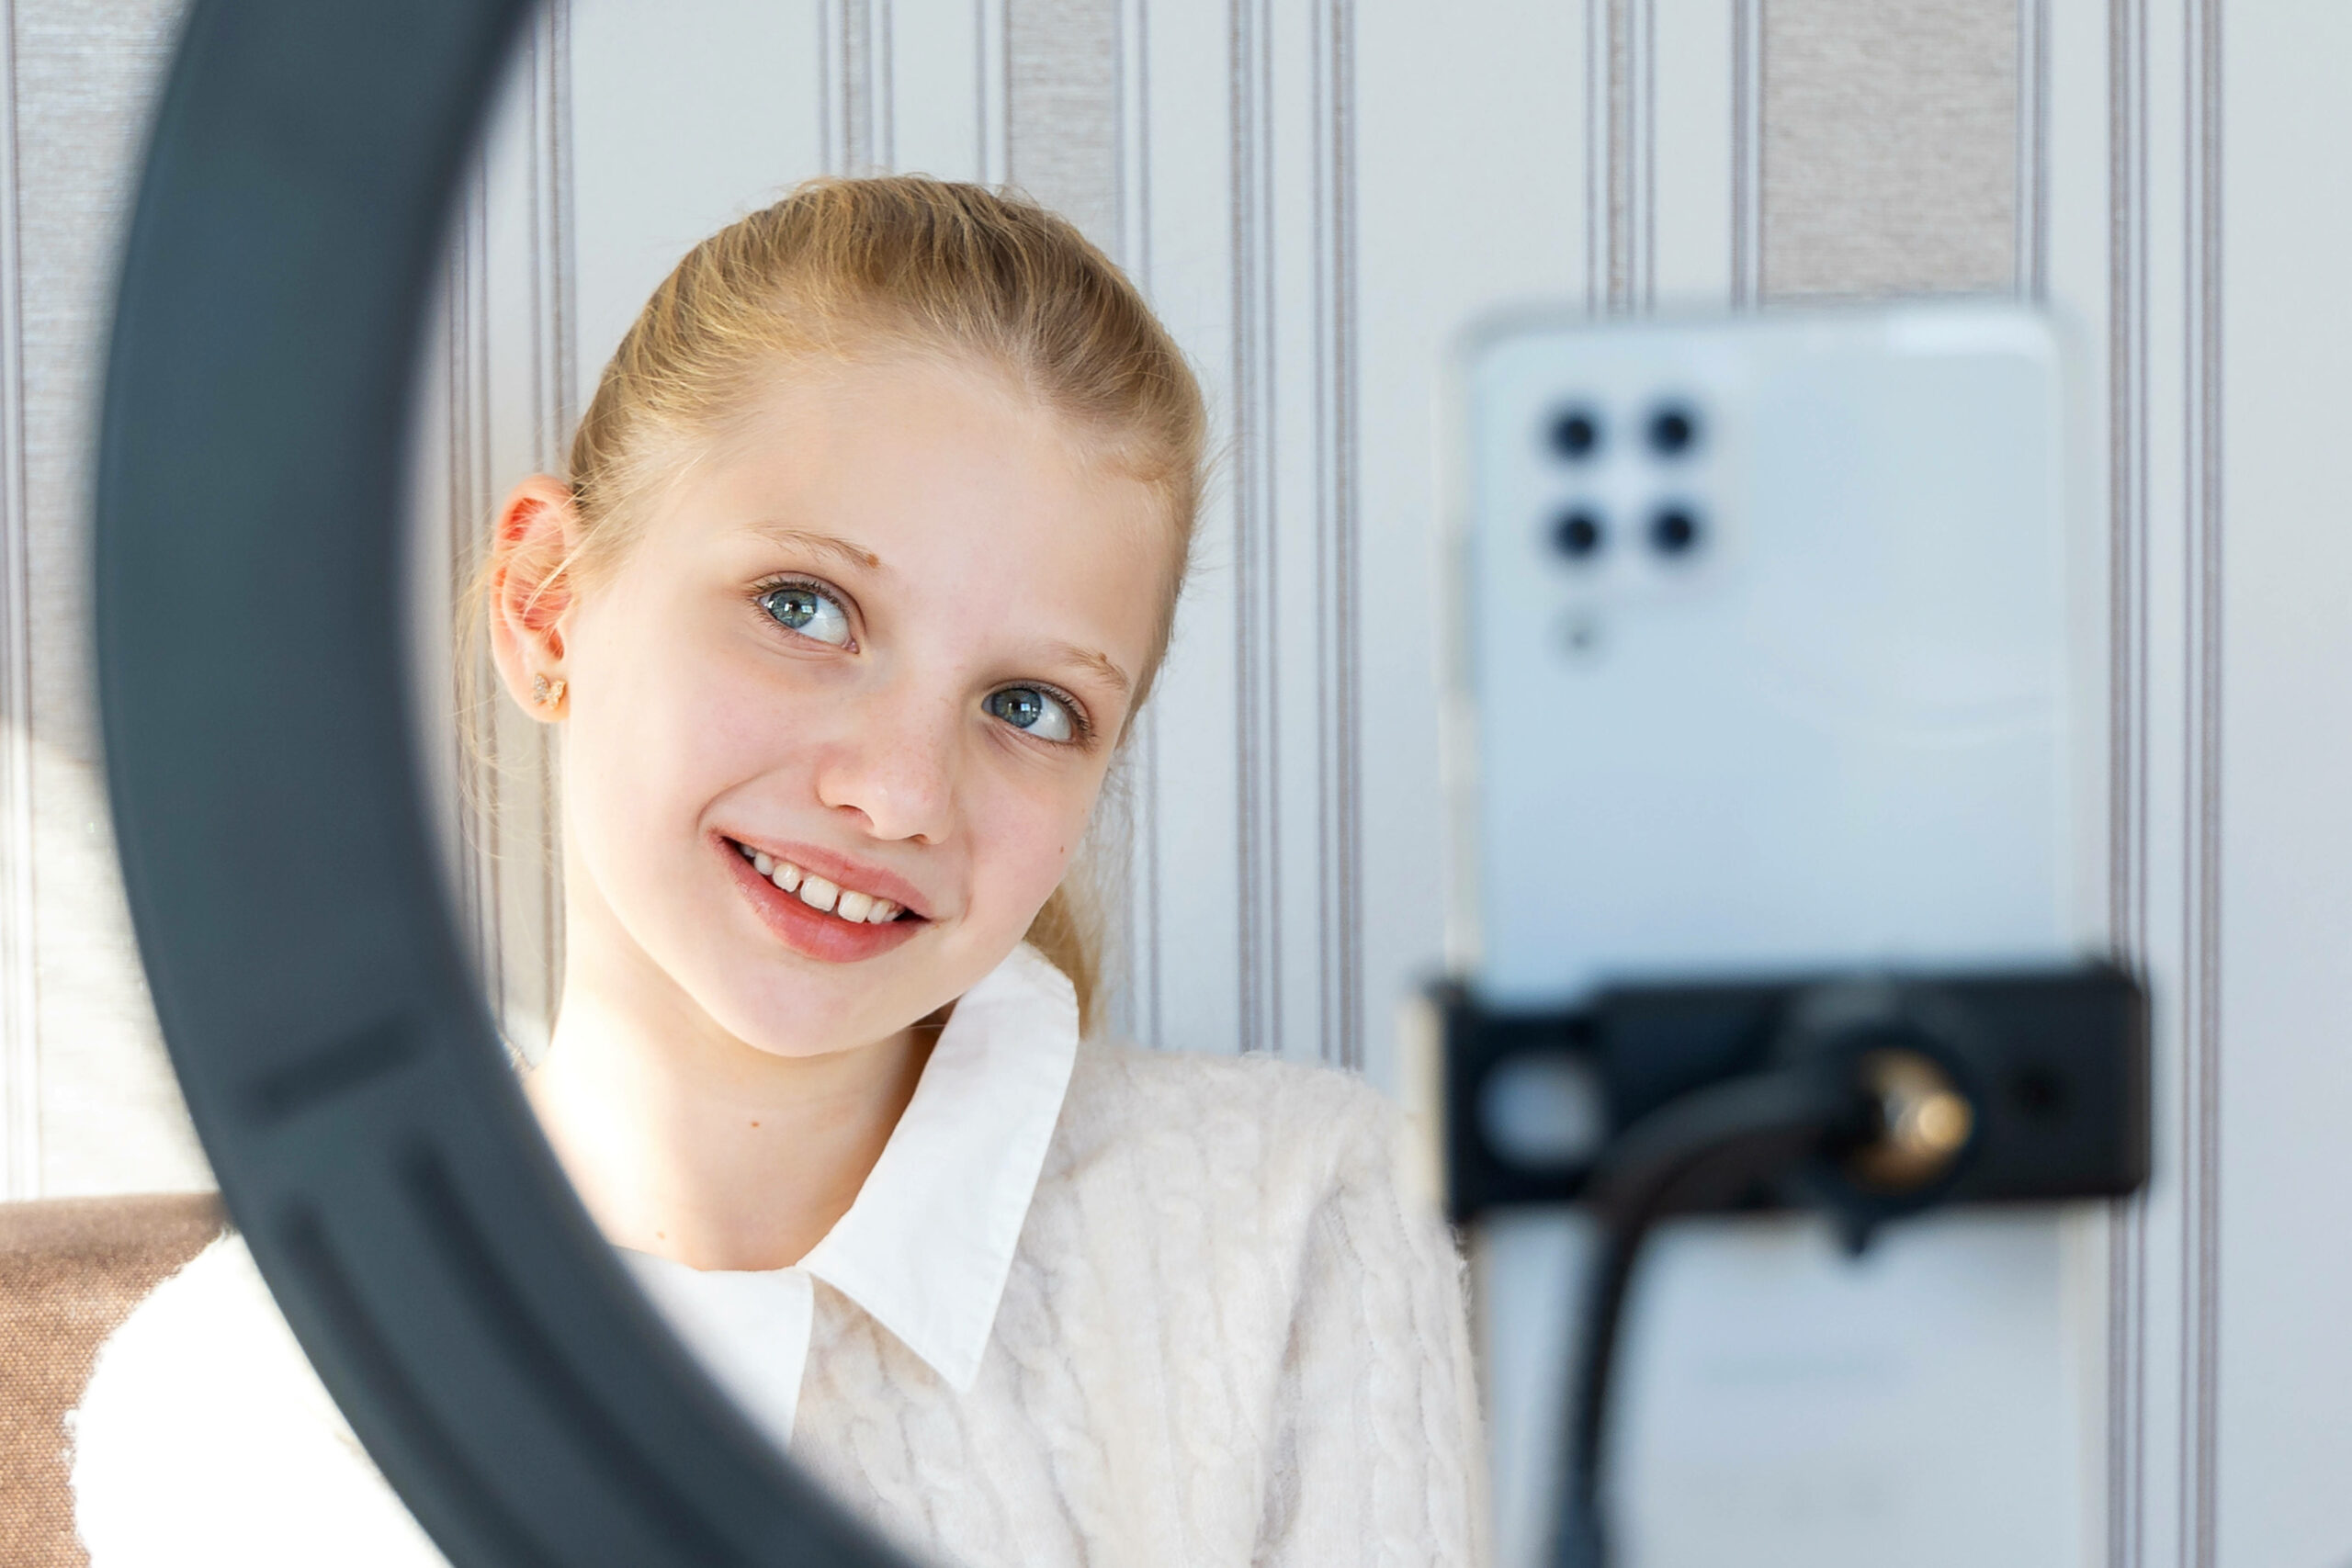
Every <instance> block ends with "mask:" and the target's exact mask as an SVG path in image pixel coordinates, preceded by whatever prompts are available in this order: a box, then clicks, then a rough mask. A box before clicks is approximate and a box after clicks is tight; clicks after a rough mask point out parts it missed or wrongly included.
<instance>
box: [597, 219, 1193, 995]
mask: <svg viewBox="0 0 2352 1568" xmlns="http://www.w3.org/2000/svg"><path fill="white" fill-rule="evenodd" d="M898 353H907V354H914V355H945V356H952V357H960V358H964V359H967V360H971V361H974V362H976V363H978V365H980V366H982V367H986V368H989V369H991V370H993V371H995V372H997V373H999V374H1001V376H1003V377H1004V378H1006V380H1007V382H1008V383H1009V385H1010V386H1012V388H1014V389H1017V390H1018V391H1019V392H1021V393H1023V394H1025V395H1026V396H1029V397H1031V398H1034V399H1035V400H1037V402H1038V403H1039V404H1040V405H1041V406H1043V407H1045V408H1047V409H1050V410H1051V411H1053V412H1055V413H1056V414H1057V415H1058V416H1060V417H1061V418H1062V419H1063V420H1064V421H1066V422H1067V423H1068V424H1069V428H1070V429H1071V430H1072V431H1073V432H1074V433H1075V434H1078V435H1080V437H1081V438H1082V439H1083V440H1084V441H1085V442H1086V443H1087V445H1088V446H1090V447H1091V449H1092V450H1093V451H1094V452H1095V453H1096V454H1097V456H1098V457H1099V460H1101V461H1103V463H1104V464H1105V465H1106V466H1108V467H1110V468H1113V469H1114V471H1116V472H1118V473H1121V474H1123V475H1125V477H1127V478H1130V479H1135V480H1136V481H1138V482H1140V483H1142V484H1144V485H1146V486H1148V488H1149V489H1151V490H1152V491H1155V492H1157V494H1158V496H1159V500H1160V502H1161V503H1162V506H1163V508H1164V514H1165V518H1166V521H1167V525H1168V527H1169V532H1170V570H1169V571H1168V573H1167V576H1166V578H1165V580H1164V583H1163V587H1162V591H1161V595H1160V602H1159V606H1158V620H1157V631H1156V635H1155V637H1154V640H1153V643H1152V650H1151V658H1150V660H1148V662H1147V664H1146V665H1145V668H1144V669H1143V670H1142V671H1139V672H1138V674H1137V677H1136V693H1135V701H1134V703H1133V704H1132V705H1130V707H1129V709H1128V712H1129V715H1130V717H1132V716H1133V714H1134V712H1135V711H1136V709H1137V708H1139V707H1141V705H1142V704H1143V701H1144V698H1145V697H1146V696H1147V695H1148V694H1149V692H1150V689H1151V683H1152V680H1153V677H1154V676H1155V675H1156V674H1157V672H1158V670H1159V661H1160V659H1161V656H1162V655H1163V654H1165V652H1166V651H1167V647H1168V637H1169V633H1170V627H1171V626H1172V624H1173V621H1174V617H1175V612H1176V599H1177V594H1178V592H1179V591H1180V590H1181V588H1182V584H1183V581H1184V574H1185V569H1186V564H1187V562H1188V559H1189V557H1190V551H1191V545H1192V537H1193V520H1194V516H1195V513H1196V512H1197V510H1198V506H1199V501H1200V491H1201V486H1202V482H1203V480H1202V473H1203V465H1204V446H1205V442H1206V434H1207V417H1206V412H1205V411H1204V407H1203V404H1202V400H1201V392H1200V387H1199V384H1198V383H1197V382H1196V381H1195V380H1194V379H1193V373H1192V369H1191V367H1189V366H1188V365H1187V364H1186V363H1185V360H1184V355H1183V353H1182V350H1180V349H1179V348H1178V347H1177V346H1176V344H1175V341H1174V340H1173V339H1172V338H1170V336H1169V335H1168V332H1167V330H1166V329H1165V328H1164V327H1162V326H1161V325H1160V324H1159V321H1158V320H1157V319H1156V318H1155V317H1154V316H1153V315H1152V313H1151V310H1150V307H1149V306H1148V305H1146V304H1145V303H1144V300H1143V297H1142V295H1141V294H1139V293H1138V292H1137V291H1136V288H1135V286H1134V285H1133V284H1132V283H1130V282H1129V281H1128V280H1127V278H1126V276H1125V274H1123V273H1121V272H1120V270H1119V269H1118V267H1117V266H1116V265H1114V264H1113V263H1112V261H1111V260H1110V258H1109V257H1107V256H1105V255H1104V254H1103V253H1102V252H1101V251H1100V250H1098V249H1096V248H1095V246H1094V245H1093V244H1092V243H1090V242H1089V241H1088V240H1087V239H1086V237H1085V236H1084V235H1082V234H1080V232H1079V231H1078V230H1077V228H1076V227H1075V226H1073V225H1072V224H1071V223H1069V220H1066V219H1063V218H1060V217H1057V216H1056V215H1055V214H1054V213H1051V212H1048V211H1047V210H1046V209H1044V208H1042V207H1039V206H1036V205H1035V204H1034V203H1032V202H1029V201H1026V200H1023V199H1021V198H1019V197H1012V196H1008V195H1003V194H1000V193H998V192H994V191H990V190H988V189H985V188H983V187H981V186H973V185H963V184H956V183H952V182H949V181H944V180H935V179H927V178H922V177H919V176H914V175H890V176H886V177H878V178H862V179H820V180H812V181H810V182H809V183H808V184H806V185H803V186H799V187H798V188H797V189H795V190H794V191H793V192H792V193H791V194H790V195H788V196H786V197H785V198H784V199H783V200H781V201H779V202H777V203H776V204H775V206H773V207H769V208H765V209H762V210H760V211H758V212H754V213H752V215H751V216H749V217H747V218H744V219H742V220H740V221H738V222H735V223H733V224H730V225H729V226H728V227H727V228H725V229H722V230H720V231H718V233H716V234H713V235H712V236H711V237H710V238H708V239H707V240H705V241H703V242H702V243H700V244H698V245H696V246H695V248H694V249H693V250H692V251H690V252H688V253H687V254H686V256H685V258H684V260H682V261H681V262H679V263H678V265H677V266H676V268H675V269H674V270H673V271H672V273H671V274H670V276H668V277H667V278H665V279H663V280H662V286H661V287H660V288H657V289H655V290H654V291H653V297H652V298H651V299H649V300H647V301H646V304H645V309H644V310H642V311H640V312H639V315H638V318H637V321H636V322H635V323H634V324H633V325H632V326H631V327H630V328H629V330H628V335H627V336H626V337H624V338H623V339H622V340H621V344H620V347H619V348H618V349H617V350H616V352H615V353H614V355H613V357H612V360H611V361H610V363H608V364H607V365H606V366H605V372H604V375H603V376H602V377H601V378H599V380H598V381H597V384H596V394H595V396H594V399H593V400H591V401H590V403H589V405H588V411H587V412H586V413H585V414H584V415H583V416H582V419H581V421H580V425H579V428H578V430H577V432H576V433H575V434H574V435H573V437H572V443H571V476H570V478H571V487H572V492H573V495H574V497H575V499H576V502H577V504H578V507H579V512H580V519H581V524H582V531H581V534H580V536H579V541H578V544H577V546H576V547H575V548H574V550H573V553H572V558H571V561H570V562H569V563H568V570H570V571H571V572H572V573H574V574H575V575H577V576H578V577H580V578H582V579H583V580H588V581H593V580H594V578H595V577H597V576H598V575H599V574H600V573H602V572H604V571H606V570H611V569H612V567H613V566H614V565H615V564H616V562H618V561H619V560H620V559H621V558H622V557H623V556H624V555H626V553H627V551H628V545H629V543H630V540H631V538H632V537H633V535H634V533H635V531H636V529H637V528H639V526H641V525H642V524H643V521H644V519H645V518H646V517H647V516H648V515H649V514H650V512H651V510H652V507H651V504H650V503H651V502H652V501H653V499H654V497H655V496H656V494H657V493H658V492H659V491H661V490H662V488H663V487H664V486H666V485H667V484H668V483H669V482H671V481H672V480H673V479H675V478H676V477H677V476H678V474H679V473H680V471H681V469H682V468H683V466H684V464H685V463H687V462H689V461H691V459H692V457H693V455H694V454H695V452H697V451H703V450H707V449H708V447H709V446H710V444H711V443H713V442H715V441H718V440H721V439H723V438H725V437H726V436H727V435H728V434H729V432H730V429H731V427H732V426H733V425H734V424H735V423H737V422H739V421H741V420H742V419H744V418H746V417H747V416H748V415H749V414H750V413H751V412H752V410H754V409H755V408H756V407H757V406H758V405H759V402H760V400H761V398H762V395H763V389H764V388H765V387H766V386H768V385H771V384H772V383H773V381H774V379H775V377H776V376H777V374H778V373H779V371H782V370H787V369H788V368H789V367H790V366H791V365H792V364H793V363H794V362H796V361H797V362H804V363H806V362H810V361H819V360H827V359H835V360H842V359H854V358H867V357H872V356H874V355H877V354H880V355H890V354H898ZM1095 902H1096V901H1095V900H1094V899H1093V898H1092V897H1091V896H1090V892H1089V890H1088V889H1087V888H1086V887H1084V886H1080V885H1079V884H1078V881H1077V879H1075V878H1074V879H1072V880H1071V881H1066V882H1065V883H1064V885H1063V886H1061V887H1059V888H1057V889H1056V890H1055V892H1054V895H1053V897H1051V898H1049V899H1048V900H1047V901H1046V906H1045V908H1042V909H1041V910H1040V911H1039V912H1038V914H1037V917H1036V919H1035V922H1033V924H1032V925H1031V927H1030V931H1029V940H1030V941H1031V942H1035V944H1036V945H1037V946H1038V947H1039V948H1040V949H1042V950H1043V951H1044V952H1045V953H1046V956H1047V957H1049V958H1051V959H1052V960H1053V961H1054V962H1055V964H1057V965H1059V966H1060V968H1061V969H1062V970H1063V972H1064V973H1066V974H1067V975H1069V977H1070V980H1071V983H1072V984H1073V985H1074V986H1075V987H1077V989H1078V994H1079V1003H1080V1011H1081V1014H1082V1015H1083V1016H1085V1017H1086V1018H1087V1019H1088V1020H1089V1021H1090V1022H1091V1018H1092V1015H1093V1011H1094V998H1095V990H1096V986H1097V981H1098V978H1099V971H1100V967H1101V940H1100V921H1099V919H1098V918H1097V917H1096V910H1095V908H1094V907H1093V906H1094V904H1095Z"/></svg>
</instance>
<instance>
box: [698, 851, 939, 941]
mask: <svg viewBox="0 0 2352 1568" xmlns="http://www.w3.org/2000/svg"><path fill="white" fill-rule="evenodd" d="M735 847H736V848H737V849H739V850H741V851H742V852H743V858H744V859H745V860H747V861H750V862H751V863H752V870H753V871H756V872H758V873H759V874H761V875H762V876H764V877H766V878H767V879H768V880H769V881H770V882H773V883H775V885H776V886H778V887H780V888H782V889H783V890H784V891H785V892H786V893H797V894H798V895H799V896H800V901H801V902H802V903H804V904H806V905H808V906H809V908H812V909H823V910H826V911H827V912H829V913H831V914H833V915H837V916H839V917H840V918H841V919H844V920H848V921H849V922H851V923H852V924H861V923H862V924H865V925H871V926H878V925H885V924H888V922H889V921H891V920H895V919H898V918H899V908H900V906H899V905H897V904H893V903H891V902H890V900H888V898H876V897H875V896H874V895H873V894H871V893H860V892H858V891H857V890H856V889H855V888H854V887H843V886H841V885H840V884H838V883H833V882H828V881H826V880H825V879H824V878H823V877H821V876H817V875H813V874H810V873H809V872H805V871H803V870H801V869H800V868H799V867H798V866H797V865H795V864H793V863H791V862H790V861H788V860H777V859H776V858H775V856H774V855H770V854H767V853H765V852H762V851H759V850H755V849H753V848H752V846H751V845H749V844H738V845H736V846H735Z"/></svg>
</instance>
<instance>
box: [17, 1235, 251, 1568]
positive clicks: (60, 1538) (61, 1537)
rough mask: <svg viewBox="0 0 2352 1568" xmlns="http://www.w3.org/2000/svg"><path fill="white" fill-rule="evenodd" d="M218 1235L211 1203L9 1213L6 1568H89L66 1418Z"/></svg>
mask: <svg viewBox="0 0 2352 1568" xmlns="http://www.w3.org/2000/svg"><path fill="white" fill-rule="evenodd" d="M220 1228H221V1216H220V1201H219V1200H217V1199H215V1198H214V1197H212V1196H211V1195H210V1194H209V1193H173V1194H170V1195H168V1196H163V1197H152V1198H148V1197H141V1198H65V1199H56V1200H51V1201H44V1202H37V1203H0V1563H6V1565H7V1568H86V1564H87V1563H88V1562H89V1555H88V1554H87V1553H86V1552H85V1551H83V1550H82V1542H81V1540H80V1539H79V1538H78V1537H77V1536H75V1534H74V1494H73V1489H72V1484H71V1477H70V1473H69V1471H68V1468H67V1466H68V1454H67V1450H66V1441H65V1427H64V1416H65V1413H66V1412H67V1411H69V1410H71V1409H73V1408H74V1405H76V1404H80V1403H81V1399H82V1388H83V1385H84V1384H85V1383H86V1382H88V1381H89V1377H90V1364H91V1362H92V1361H93V1360H95V1359H96V1357H97V1352H98V1347H99V1346H100V1345H102V1344H104V1343H105V1342H106V1337H107V1335H109V1334H111V1333H113V1332H114V1330H115V1328H116V1326H117V1325H119V1324H120V1323H121V1322H122V1320H123V1319H124V1318H126V1317H128V1316H130V1309H131V1308H132V1307H134V1306H137V1305H138V1304H139V1303H140V1301H141V1299H142V1298H143V1297H145V1295H146V1294H147V1292H150V1291H152V1290H153V1289H154V1288H155V1287H156V1286H157V1285H158V1284H160V1283H161V1282H162V1281H163V1280H164V1279H166V1278H168V1277H169V1276H170V1275H171V1274H172V1273H173V1272H174V1271H175V1269H178V1268H179V1267H180V1265H182V1264H183V1263H186V1262H187V1260H188V1259H189V1258H193V1257H195V1256H196V1255H197V1254H198V1252H200V1251H202V1250H203V1249H204V1245H205V1243H207V1242H209V1241H210V1240H211V1239H212V1238H213V1237H214V1236H216V1235H220Z"/></svg>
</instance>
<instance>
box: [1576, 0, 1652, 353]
mask: <svg viewBox="0 0 2352 1568" xmlns="http://www.w3.org/2000/svg"><path fill="white" fill-rule="evenodd" d="M1585 9H1586V28H1587V34H1588V37H1589V39H1590V40H1591V45H1592V47H1591V48H1590V49H1589V51H1588V52H1587V54H1586V56H1585V72H1586V78H1587V85H1588V91H1589V93H1590V94H1591V99H1590V107H1589V110H1588V112H1589V114H1591V115H1593V116H1594V117H1595V118H1596V120H1597V124H1596V127H1595V129H1596V130H1598V131H1599V134H1598V135H1595V136H1593V137H1592V138H1591V139H1590V140H1589V141H1588V142H1587V144H1586V152H1585V157H1586V160H1587V165H1586V166H1587V171H1588V176H1589V177H1591V178H1594V179H1595V181H1596V184H1595V186H1594V188H1593V189H1592V190H1591V192H1590V195H1589V206H1590V219H1589V221H1588V223H1587V226H1586V231H1585V232H1586V235H1587V239H1586V243H1587V245H1588V246H1589V247H1590V254H1589V258H1588V260H1589V271H1588V273H1587V277H1588V280H1589V281H1588V285H1587V287H1588V288H1589V289H1592V288H1597V289H1599V290H1600V294H1599V296H1598V298H1597V299H1590V300H1589V301H1588V308H1592V307H1594V306H1596V305H1597V306H1599V307H1600V308H1605V309H1606V310H1608V311H1609V312H1610V313H1611V314H1612V315H1622V314H1624V313H1626V312H1629V311H1646V310H1651V309H1653V308H1654V307H1655V306H1656V305H1657V0H1586V7H1585ZM1596 169H1597V174H1596V172H1595V171H1596Z"/></svg>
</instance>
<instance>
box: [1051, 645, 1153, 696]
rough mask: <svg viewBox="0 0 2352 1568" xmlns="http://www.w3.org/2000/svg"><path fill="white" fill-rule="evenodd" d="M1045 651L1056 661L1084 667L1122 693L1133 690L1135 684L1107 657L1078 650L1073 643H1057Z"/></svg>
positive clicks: (1090, 650) (1094, 652)
mask: <svg viewBox="0 0 2352 1568" xmlns="http://www.w3.org/2000/svg"><path fill="white" fill-rule="evenodd" d="M1047 651H1048V652H1050V653H1052V654H1053V655H1054V657H1055V658H1057V659H1067V660H1069V661H1070V662H1071V663H1073V664H1082V665H1084V666H1085V667H1086V668H1087V669H1089V670H1091V671H1094V672H1095V673H1096V674H1097V675H1100V676H1102V677H1103V679H1104V680H1105V681H1108V682H1111V684H1113V685H1114V686H1116V687H1118V688H1119V690H1120V691H1121V692H1122V693H1125V692H1131V691H1133V690H1135V682H1133V681H1130V680H1128V679H1127V672H1126V671H1124V670H1122V669H1120V668H1119V667H1118V666H1117V665H1115V664H1114V663H1112V662H1111V660H1110V659H1109V657H1108V656H1107V655H1104V654H1102V653H1098V652H1096V651H1095V650H1094V649H1091V648H1080V647H1079V646H1078V644H1076V643H1074V642H1057V643H1055V644H1054V645H1053V646H1052V647H1051V648H1050V649H1047Z"/></svg>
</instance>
